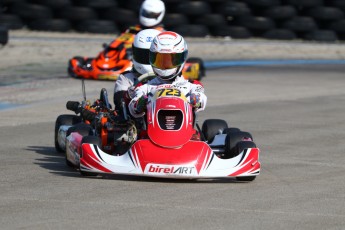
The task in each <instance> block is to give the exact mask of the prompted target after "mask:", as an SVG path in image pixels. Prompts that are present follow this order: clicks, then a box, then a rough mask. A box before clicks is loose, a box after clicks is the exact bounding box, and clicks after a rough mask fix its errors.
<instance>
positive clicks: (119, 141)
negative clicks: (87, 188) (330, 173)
mask: <svg viewBox="0 0 345 230" xmlns="http://www.w3.org/2000/svg"><path fill="white" fill-rule="evenodd" d="M150 101H151V102H150V103H148V106H147V115H146V118H145V119H143V122H139V124H140V125H138V123H137V122H135V121H133V120H131V119H130V117H127V119H120V120H118V119H119V118H118V117H116V116H112V114H113V113H112V111H111V110H109V111H108V112H101V113H100V114H99V115H98V116H97V119H96V120H95V123H94V124H93V125H91V126H90V129H88V130H87V129H85V128H84V127H83V126H84V124H83V123H82V124H83V125H80V127H78V125H74V126H71V127H70V128H69V129H67V131H66V133H65V137H66V138H65V147H66V163H67V164H68V165H69V166H72V167H75V168H77V169H78V170H79V171H80V173H81V174H82V175H84V176H96V175H98V174H101V175H102V174H123V175H135V176H150V177H162V178H178V179H182V178H194V179H198V178H236V179H237V180H239V181H252V180H254V179H255V178H256V176H257V175H259V173H260V162H259V149H258V148H257V147H256V144H255V143H254V142H253V138H252V135H251V134H250V133H248V132H243V131H241V130H240V129H238V128H229V127H228V125H227V123H226V121H224V120H220V119H208V120H205V121H204V123H203V125H202V129H200V127H199V125H198V124H197V123H196V119H195V114H194V112H193V109H192V107H191V106H190V104H189V103H188V100H187V98H186V97H185V95H183V94H182V93H181V91H180V90H178V89H175V88H169V86H167V88H165V89H161V90H159V91H157V92H156V93H155V94H154V96H153V97H152V98H151V100H150ZM63 126H64V125H62V126H61V127H59V128H58V135H59V134H60V133H63V130H66V128H64V127H63ZM85 130H87V131H85Z"/></svg>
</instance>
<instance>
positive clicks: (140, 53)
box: [132, 46, 150, 65]
mask: <svg viewBox="0 0 345 230" xmlns="http://www.w3.org/2000/svg"><path fill="white" fill-rule="evenodd" d="M132 50H133V60H135V61H136V62H138V63H140V64H144V65H149V64H150V61H149V53H150V50H149V49H142V48H137V47H135V46H132Z"/></svg>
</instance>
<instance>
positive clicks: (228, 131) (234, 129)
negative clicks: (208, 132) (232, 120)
mask: <svg viewBox="0 0 345 230" xmlns="http://www.w3.org/2000/svg"><path fill="white" fill-rule="evenodd" d="M240 131H241V130H240V129H239V128H233V127H231V128H226V129H224V130H223V134H229V133H236V132H240Z"/></svg>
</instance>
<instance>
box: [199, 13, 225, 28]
mask: <svg viewBox="0 0 345 230" xmlns="http://www.w3.org/2000/svg"><path fill="white" fill-rule="evenodd" d="M193 23H195V24H201V25H205V26H221V25H226V23H227V21H226V18H225V16H224V15H222V14H205V15H203V16H202V17H196V19H195V20H193Z"/></svg>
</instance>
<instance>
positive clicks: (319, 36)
mask: <svg viewBox="0 0 345 230" xmlns="http://www.w3.org/2000/svg"><path fill="white" fill-rule="evenodd" d="M304 38H305V39H306V40H310V41H318V42H335V41H337V40H338V36H337V34H336V33H335V32H334V31H333V30H314V31H312V32H310V33H307V34H306V35H305V36H304Z"/></svg>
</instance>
